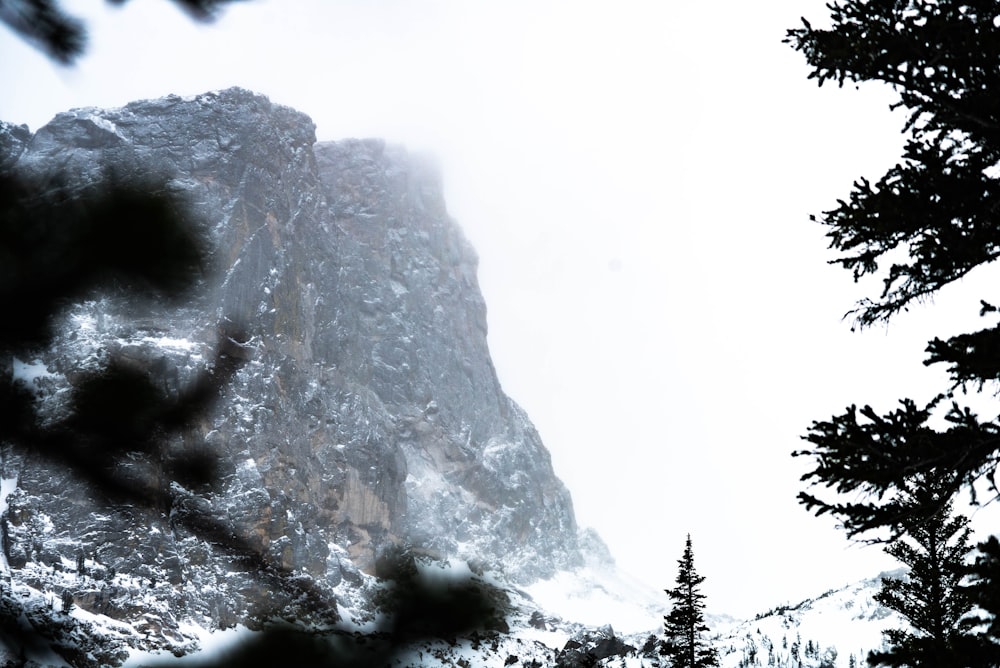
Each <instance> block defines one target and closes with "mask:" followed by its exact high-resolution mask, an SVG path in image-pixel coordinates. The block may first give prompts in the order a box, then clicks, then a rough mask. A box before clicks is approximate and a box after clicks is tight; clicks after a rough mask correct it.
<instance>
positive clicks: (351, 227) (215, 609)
mask: <svg viewBox="0 0 1000 668" xmlns="http://www.w3.org/2000/svg"><path fill="white" fill-rule="evenodd" d="M112 172H113V173H116V174H119V175H121V174H129V175H130V176H132V177H134V178H138V179H144V180H146V181H150V180H156V179H159V180H160V183H161V187H162V188H164V189H165V190H167V191H169V192H171V193H173V194H175V195H178V196H180V197H182V198H183V199H184V201H186V202H187V207H188V209H189V210H190V214H191V216H192V217H193V219H194V220H197V221H199V225H200V232H201V233H202V234H203V235H204V236H205V237H206V238H207V239H208V240H209V241H210V243H211V253H210V258H209V259H210V263H209V264H210V266H211V267H213V268H214V270H213V271H209V272H206V273H205V275H204V276H202V277H201V279H200V285H199V289H198V290H197V295H196V296H195V297H193V298H192V300H191V301H190V302H188V303H185V304H183V305H180V306H178V305H176V304H144V305H137V304H135V303H129V302H125V301H122V300H121V299H116V298H115V297H114V296H113V295H92V296H89V297H88V298H85V299H83V300H81V301H80V302H78V303H76V304H74V305H72V306H71V307H69V308H68V309H67V310H66V312H65V313H64V314H63V315H62V320H61V321H60V322H59V323H57V325H58V326H57V328H56V331H57V333H56V335H55V338H54V339H53V341H52V344H51V346H50V347H48V348H45V349H39V350H32V351H31V352H30V354H25V355H22V356H15V357H13V358H8V359H0V366H3V367H5V368H0V381H4V382H9V383H17V384H20V385H22V386H23V387H25V388H28V389H30V390H31V392H32V393H33V394H34V397H35V407H36V409H37V411H38V416H39V419H40V420H41V421H42V422H46V421H49V422H53V421H58V420H60V419H61V418H62V417H63V416H64V415H65V414H66V413H67V410H68V409H67V407H68V406H69V405H70V403H71V401H72V398H73V396H74V393H75V392H76V391H77V390H78V388H79V387H80V385H81V383H83V382H85V381H86V379H87V378H88V375H89V374H92V373H93V372H96V371H98V370H100V369H102V368H105V367H107V366H108V365H112V364H113V365H117V366H118V367H119V368H127V369H132V370H138V371H141V372H143V373H147V374H149V375H150V377H151V378H152V380H153V381H155V386H156V387H157V388H158V391H159V392H161V393H162V394H163V395H164V396H165V397H167V398H170V397H179V396H182V395H183V394H184V392H185V391H186V389H187V388H189V387H191V386H192V385H194V384H195V383H196V382H197V381H198V379H199V378H200V377H201V376H202V375H203V374H204V373H205V371H206V368H207V367H209V366H210V365H212V364H213V360H215V361H217V360H219V359H220V357H219V356H218V354H217V350H219V349H222V348H225V350H226V351H227V353H226V354H227V355H230V356H235V357H238V358H239V368H238V370H237V371H236V372H235V376H234V377H233V379H232V381H231V382H230V383H227V385H226V386H225V387H223V388H222V390H221V396H219V398H218V401H217V403H216V404H215V407H214V408H213V409H212V410H211V411H210V412H209V413H207V414H205V415H202V416H200V417H199V419H198V421H197V422H195V423H193V424H189V425H187V426H186V427H185V429H183V430H181V431H179V432H178V433H176V434H173V435H172V436H171V437H170V439H168V442H166V443H164V447H163V449H162V451H161V452H157V453H153V455H150V453H130V454H129V456H128V457H122V458H121V459H120V460H119V461H117V462H116V465H117V466H119V467H120V469H121V472H122V473H123V475H126V476H128V477H129V479H130V480H132V481H134V482H135V483H136V484H138V485H142V486H146V487H148V488H149V489H150V490H155V491H156V494H155V498H157V499H159V501H158V502H157V504H155V505H150V506H148V507H147V506H141V505H135V504H121V503H117V504H116V503H114V502H111V503H108V502H106V500H104V499H102V498H101V495H100V493H99V492H95V490H94V489H91V488H90V487H88V485H87V484H85V483H84V482H82V481H81V480H79V479H77V477H75V476H74V475H72V474H71V473H70V472H69V471H67V470H65V469H64V468H61V467H59V466H57V465H53V464H52V463H51V461H49V460H46V459H43V458H42V457H40V456H37V453H35V452H33V451H32V450H31V449H30V448H25V447H20V448H15V447H11V445H10V444H9V443H8V444H0V497H2V498H0V529H2V531H0V535H2V540H3V549H2V558H0V646H2V647H4V648H6V651H7V654H6V656H4V657H2V658H0V663H3V661H9V662H13V663H15V664H16V663H18V662H19V661H20V662H22V663H25V662H31V661H33V662H35V664H37V665H72V666H116V665H120V664H122V663H123V662H126V661H128V662H129V663H130V665H141V664H143V663H144V662H147V661H148V660H149V656H150V655H149V653H150V652H157V651H161V652H162V651H165V652H168V653H170V654H175V655H185V654H190V653H192V652H194V651H195V650H197V649H198V648H201V647H204V646H206V645H207V644H214V643H216V641H217V640H219V638H220V637H228V636H226V634H231V633H235V634H237V636H239V638H241V639H245V638H246V637H249V638H254V637H257V636H255V635H254V633H255V632H259V631H260V630H261V629H267V628H271V627H272V626H273V625H274V624H275V623H276V622H277V621H280V620H295V621H296V622H297V623H298V624H300V625H302V626H307V627H308V628H309V629H310V630H311V631H312V632H316V633H319V634H321V637H322V638H324V639H329V640H331V641H332V640H336V641H337V642H346V643H348V644H349V645H350V647H352V648H354V649H352V650H351V651H355V650H356V649H357V646H360V645H366V643H367V645H366V646H367V647H368V648H369V649H371V648H373V647H375V646H377V645H378V644H379V643H380V642H382V641H384V640H385V638H386V637H387V636H386V633H388V632H386V631H385V630H384V627H383V626H382V625H381V624H382V623H383V622H384V621H385V620H384V619H383V618H384V617H385V615H386V610H388V609H390V608H393V606H392V605H390V604H389V603H387V602H392V601H394V600H396V599H395V598H394V597H398V596H399V593H398V591H399V590H398V587H399V585H398V581H399V579H398V577H396V576H398V574H399V572H400V571H399V564H400V563H403V564H404V565H405V566H406V568H407V569H410V570H412V571H413V573H420V574H422V575H421V577H426V578H430V579H431V580H440V579H442V578H445V576H446V575H449V576H460V577H459V578H458V580H457V581H459V582H461V584H460V585H448V587H451V589H449V590H448V591H449V592H450V594H449V595H451V594H455V593H456V591H457V592H458V594H461V595H468V594H472V595H473V598H474V600H475V601H479V602H483V601H486V602H487V603H489V605H490V610H491V612H490V613H489V614H488V615H485V616H484V617H483V619H482V620H480V621H481V622H482V628H481V629H480V630H478V631H476V632H474V633H467V634H453V635H452V636H451V637H446V638H439V639H437V640H434V641H429V640H426V639H424V640H420V641H419V642H417V643H409V644H407V645H406V646H407V647H408V649H406V652H408V654H404V655H400V656H397V657H396V659H398V661H399V662H401V663H402V665H427V666H437V665H442V666H443V665H454V666H467V667H468V666H493V665H496V666H501V665H523V666H529V665H536V666H549V665H553V666H556V665H558V666H564V667H569V666H582V665H615V666H621V665H624V666H639V665H646V666H655V665H659V664H660V659H659V658H658V654H657V652H656V638H655V634H656V633H657V632H658V630H659V627H660V624H661V621H662V615H663V614H664V612H665V610H664V609H663V607H662V605H663V604H665V600H663V599H665V597H664V596H663V595H662V592H659V591H654V592H649V591H647V590H646V589H645V588H643V587H642V586H641V585H639V584H638V583H636V582H635V581H633V580H631V579H629V578H627V577H625V576H623V575H622V574H620V573H618V572H617V571H616V570H615V569H614V566H613V563H612V561H611V559H610V557H609V555H608V554H607V550H606V548H605V547H603V544H602V543H601V542H600V539H599V538H598V537H597V536H596V535H594V534H593V533H592V532H591V533H588V532H580V531H579V529H578V527H577V524H576V519H575V516H574V514H573V506H572V501H571V499H570V496H569V493H568V491H567V490H566V488H565V487H564V486H563V484H562V483H561V482H560V480H559V479H558V478H557V477H556V475H555V473H554V472H553V470H552V465H551V462H550V458H549V455H548V452H547V451H546V450H545V447H544V446H543V444H542V443H541V440H540V439H539V437H538V434H537V432H536V431H535V429H534V427H533V426H532V424H531V421H530V420H529V419H528V416H527V415H525V413H524V411H522V410H521V409H520V408H519V407H518V406H517V405H516V404H515V403H514V402H513V401H512V400H511V399H510V398H509V397H507V396H506V395H505V394H504V393H503V391H502V389H501V387H500V384H499V381H498V380H497V377H496V373H495V371H494V369H493V365H492V362H491V360H490V356H489V351H488V348H487V344H486V316H485V304H484V303H483V299H482V296H481V294H480V292H479V289H478V285H477V278H476V263H477V259H476V255H475V252H474V251H473V249H472V248H471V247H470V246H469V244H468V243H467V242H466V240H465V239H464V237H463V236H462V233H461V231H460V229H459V228H458V226H457V225H456V224H455V222H454V221H452V220H451V218H450V217H449V216H448V214H447V210H446V207H445V203H444V200H443V195H442V188H441V182H440V175H439V174H438V173H437V170H436V169H435V168H434V166H433V165H432V164H430V163H429V162H428V161H427V160H425V159H422V158H420V157H418V156H412V155H409V154H408V153H407V152H406V151H405V150H403V149H401V148H398V147H392V146H387V145H385V144H384V143H383V142H381V141H378V140H345V141H340V142H320V143H317V142H316V139H315V134H314V127H313V124H312V122H311V121H310V120H309V118H308V117H307V116H305V115H304V114H302V113H300V112H297V111H295V110H292V109H288V108H285V107H281V106H279V105H274V104H272V103H271V102H270V101H268V100H267V99H266V98H265V97H263V96H260V95H255V94H253V93H250V92H248V91H245V90H241V89H229V90H225V91H219V92H214V93H206V94H204V95H199V96H195V97H191V98H180V97H176V96H170V97H166V98H163V99H160V100H151V101H143V102H135V103H132V104H129V105H127V106H125V107H123V108H121V109H111V110H101V109H77V110H72V111H70V112H66V113H63V114H60V115H58V116H57V117H56V118H54V119H53V120H52V121H51V122H50V123H49V124H48V125H46V126H44V127H43V128H41V129H39V130H38V131H37V132H35V133H31V132H30V131H29V130H28V129H27V128H25V127H23V126H14V125H10V124H6V123H2V122H0V173H17V174H19V175H20V176H21V177H25V178H31V179H34V180H35V181H36V182H41V183H51V184H54V185H53V187H56V185H58V187H59V188H61V189H62V190H61V192H73V191H74V190H75V189H76V190H79V189H84V188H86V187H88V186H91V185H93V184H94V183H97V182H98V181H100V180H101V179H102V178H104V177H105V176H106V175H107V174H108V173H112ZM126 222H127V223H128V225H129V226H130V227H127V228H126V229H127V230H128V232H129V233H135V234H137V235H141V234H142V225H143V222H144V221H143V220H141V219H135V220H128V221H126ZM133 228H134V229H133ZM225 323H240V324H241V325H242V326H243V331H242V333H241V337H240V339H239V340H238V341H236V340H234V339H232V338H231V337H229V336H228V334H226V332H227V331H228V330H227V329H226V327H225V326H224V325H225ZM220 332H221V333H222V335H221V336H220ZM22 446H23V444H22ZM206 447H207V448H208V449H209V450H210V451H211V453H212V454H213V455H215V456H216V457H217V462H218V467H217V468H218V470H217V476H216V478H217V479H214V480H212V481H211V484H209V483H204V484H197V485H196V484H185V483H184V482H183V481H180V480H178V479H176V478H174V477H172V476H171V475H170V472H169V467H168V466H167V464H169V463H170V462H171V461H172V458H178V457H180V456H181V455H184V454H186V453H190V452H196V451H199V450H200V449H204V448H206ZM147 455H149V456H147ZM154 455H155V456H154ZM206 525H210V526H212V527H213V532H205V531H200V530H199V527H204V526H206ZM220 527H221V528H222V529H224V531H223V533H224V534H225V535H220V532H219V528H220ZM232 541H236V542H238V543H239V544H240V545H243V546H247V549H249V550H251V553H250V554H249V555H248V554H247V553H246V551H245V550H244V551H243V552H239V553H234V552H232V551H227V550H226V545H227V543H229V542H232ZM400 559H401V560H402V561H400ZM406 572H408V573H409V572H410V571H406ZM413 573H411V575H413ZM389 575H392V576H393V579H389V578H387V577H386V576H389ZM393 582H396V583H397V584H393ZM449 582H451V580H449ZM446 588H447V587H446ZM456 588H457V589H456ZM452 589H455V591H452ZM860 591H861V590H859V592H860ZM832 596H833V595H832V594H831V595H830V596H826V597H821V598H818V599H816V600H815V601H813V602H808V604H807V603H803V604H801V605H799V606H796V607H795V608H789V609H786V610H783V611H781V612H780V614H778V613H775V614H773V615H770V616H765V617H761V619H759V620H756V621H755V622H747V623H745V624H751V626H743V625H735V626H731V627H726V628H722V626H720V627H719V633H720V634H721V635H720V636H719V638H718V642H719V647H720V651H721V652H722V654H723V656H724V659H725V661H726V662H727V663H726V665H727V666H735V665H738V663H739V661H745V660H746V661H749V660H759V659H760V658H761V657H763V658H764V662H763V663H760V665H767V663H766V659H767V656H768V654H767V653H762V652H761V649H760V648H762V647H764V646H765V644H766V646H767V647H768V648H769V650H770V651H771V653H773V654H774V655H775V657H776V660H777V658H778V657H781V658H782V660H784V658H786V655H787V657H792V656H793V655H792V654H791V651H792V650H791V646H792V644H793V643H794V642H795V641H794V640H793V639H792V638H791V637H789V634H793V635H794V637H795V639H798V638H799V637H800V636H801V638H802V643H808V642H810V641H811V642H812V643H818V644H819V645H820V646H821V649H820V650H818V651H819V654H820V655H822V652H824V651H826V648H827V647H829V646H832V645H836V647H837V648H838V650H839V653H840V655H841V658H840V659H838V662H839V663H834V664H832V665H837V666H844V667H846V666H847V663H846V658H845V657H847V656H848V655H849V654H850V653H856V652H861V651H862V650H864V649H869V648H870V647H873V646H875V645H868V644H867V643H870V642H875V641H873V640H870V638H869V635H868V631H858V635H853V634H854V632H853V631H845V632H844V634H843V635H836V634H835V633H832V631H831V632H829V633H828V632H827V630H824V629H826V625H827V624H829V629H836V628H841V627H843V628H845V629H846V628H848V627H847V626H844V624H847V623H848V620H849V615H851V614H854V613H859V614H860V611H861V610H866V611H867V610H868V609H869V608H870V605H868V604H866V603H864V596H863V595H862V594H861V593H856V595H851V594H849V593H845V594H844V597H843V601H842V603H841V605H840V608H837V606H834V605H833V601H834V600H837V599H836V598H835V597H834V598H831V597H832ZM851 601H853V602H851ZM831 606H832V607H831ZM851 606H856V607H854V608H853V610H854V612H849V611H850V610H851V609H852V608H851ZM841 609H842V610H841ZM821 610H826V611H827V612H825V613H822V614H821V613H820V612H818V611H821ZM835 610H836V612H834V611H835ZM845 611H847V612H845ZM876 612H877V611H875V612H871V615H875V614H876ZM865 614H868V613H867V612H866V613H865ZM879 614H880V613H879ZM845 615H848V616H847V617H845ZM841 618H843V619H841ZM810 620H812V621H810ZM831 620H840V621H831ZM418 621H419V620H418ZM841 622H843V624H841ZM869 622H871V624H875V623H876V620H869ZM859 623H860V622H859ZM866 623H867V622H866ZM852 624H853V622H852ZM862 626H863V625H862ZM862 626H858V627H857V628H859V629H860V628H862ZM850 628H851V629H853V628H855V627H854V626H850ZM864 628H865V629H868V628H869V627H868V626H864ZM241 629H242V630H241ZM821 630H823V632H820V631H821ZM240 634H242V635H240ZM446 635H447V634H446ZM876 635H877V634H876ZM29 636H30V637H32V638H33V640H35V641H38V642H36V643H35V644H26V643H25V642H24V641H23V638H24V637H29ZM390 636H391V634H390ZM390 640H391V641H392V642H391V643H390V644H391V645H392V646H393V647H396V645H397V644H398V643H397V640H398V638H394V637H390ZM876 640H877V638H876ZM324 641H325V640H324ZM352 643H353V644H352ZM394 643H395V644H394ZM786 643H788V644H789V648H788V649H787V650H786V647H785V646H784V645H785V644H786ZM807 646H808V647H810V648H811V647H813V646H814V645H803V646H801V648H800V654H801V656H802V657H803V661H804V664H803V665H812V664H809V663H808V661H811V660H813V656H812V654H813V653H812V650H811V649H810V651H809V654H808V655H807V654H806V652H805V647H807ZM753 648H757V650H756V654H755V653H754V649H753ZM358 651H360V650H358ZM366 651H367V650H366ZM372 651H374V650H372ZM595 661H596V662H597V663H596V664H595V663H594V662H595ZM734 661H736V663H734ZM817 661H818V659H817ZM814 663H815V662H814ZM748 665H756V664H748ZM789 665H790V664H789ZM815 665H820V664H819V663H816V664H815Z"/></svg>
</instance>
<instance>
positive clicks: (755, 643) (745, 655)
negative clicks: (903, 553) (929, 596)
mask: <svg viewBox="0 0 1000 668" xmlns="http://www.w3.org/2000/svg"><path fill="white" fill-rule="evenodd" d="M900 575H902V571H893V572H892V573H884V574H880V575H879V576H878V577H875V578H871V579H868V580H863V581H861V582H857V583H854V584H851V585H848V586H846V587H842V588H841V589H837V590H833V591H829V592H826V593H825V594H822V595H820V596H817V597H816V598H810V599H806V600H805V601H802V602H801V603H798V604H795V605H787V606H780V607H778V608H775V609H773V610H770V611H768V612H765V613H762V614H759V615H757V616H756V617H755V618H754V619H751V620H747V621H743V622H738V623H735V624H733V625H731V626H729V627H728V628H720V629H719V639H718V643H717V647H718V649H719V653H720V656H721V657H722V665H723V666H724V668H737V667H740V666H777V667H778V668H782V667H784V666H800V665H801V666H803V667H804V668H817V667H820V666H822V667H824V668H847V667H848V666H849V665H850V657H851V655H853V656H854V658H855V660H856V662H857V665H859V666H861V665H865V657H867V655H868V652H869V651H871V650H873V649H878V648H879V647H881V646H882V632H883V631H884V630H885V629H889V628H904V627H905V625H906V622H905V620H903V619H902V618H901V617H900V616H899V615H898V614H897V613H895V612H893V611H892V610H889V609H888V608H886V607H884V606H882V605H880V604H879V603H877V602H875V600H874V598H873V597H874V595H875V594H876V593H877V592H878V591H879V589H880V588H881V581H882V577H883V576H889V577H899V576H900ZM800 661H801V663H800Z"/></svg>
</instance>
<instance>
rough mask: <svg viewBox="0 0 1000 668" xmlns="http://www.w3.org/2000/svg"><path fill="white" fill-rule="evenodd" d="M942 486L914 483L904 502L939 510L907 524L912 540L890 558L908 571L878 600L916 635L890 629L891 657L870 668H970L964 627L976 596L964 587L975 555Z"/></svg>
mask: <svg viewBox="0 0 1000 668" xmlns="http://www.w3.org/2000/svg"><path fill="white" fill-rule="evenodd" d="M943 487H944V486H943V485H941V484H940V483H939V482H938V481H936V480H934V479H929V480H927V479H920V480H917V481H915V482H914V484H913V489H912V491H911V492H910V493H909V494H908V495H907V498H906V499H904V501H903V502H904V503H906V502H909V503H912V504H913V505H915V506H917V507H924V506H937V507H938V508H939V510H938V512H936V513H934V514H932V515H931V516H930V517H927V518H926V519H913V518H908V519H907V520H905V524H904V529H905V531H906V538H908V540H907V539H903V538H901V539H899V540H897V541H895V542H893V543H892V544H891V545H890V546H889V547H887V548H886V552H888V553H889V554H890V555H892V556H893V557H895V558H896V559H898V560H899V561H900V562H901V563H903V564H905V565H906V566H908V567H909V573H908V576H907V577H905V578H903V579H897V578H884V579H883V580H882V590H881V591H880V592H879V593H878V594H876V595H875V600H876V601H878V602H879V603H881V604H882V605H884V606H886V607H887V608H890V609H892V610H895V611H896V612H898V613H900V614H901V615H902V616H903V617H905V618H906V619H907V621H909V623H910V626H911V627H912V630H903V629H889V630H887V631H885V637H886V640H887V641H888V644H889V646H890V647H889V649H888V650H886V651H877V652H872V653H870V654H869V655H868V663H869V665H873V666H874V665H885V666H936V667H938V668H949V667H953V668H961V667H963V666H967V665H969V664H968V663H967V662H966V659H967V656H966V655H967V653H968V651H969V648H970V647H971V645H972V644H973V643H974V642H975V637H974V636H970V635H968V634H967V633H966V632H965V631H964V630H963V629H962V628H961V627H960V621H961V619H962V617H963V616H964V615H966V614H967V613H969V612H970V611H971V610H972V607H973V600H972V595H971V593H970V592H969V591H968V590H967V589H966V588H965V587H963V586H962V580H963V578H964V577H965V574H966V572H967V570H968V569H967V568H966V565H965V559H966V556H967V555H968V554H969V552H970V550H971V549H972V546H971V544H970V543H969V535H970V533H971V530H970V529H969V527H968V523H969V521H968V519H967V518H965V517H964V516H962V515H958V516H954V517H953V516H952V515H951V510H952V503H951V500H950V499H949V498H948V495H947V492H944V491H943Z"/></svg>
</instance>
